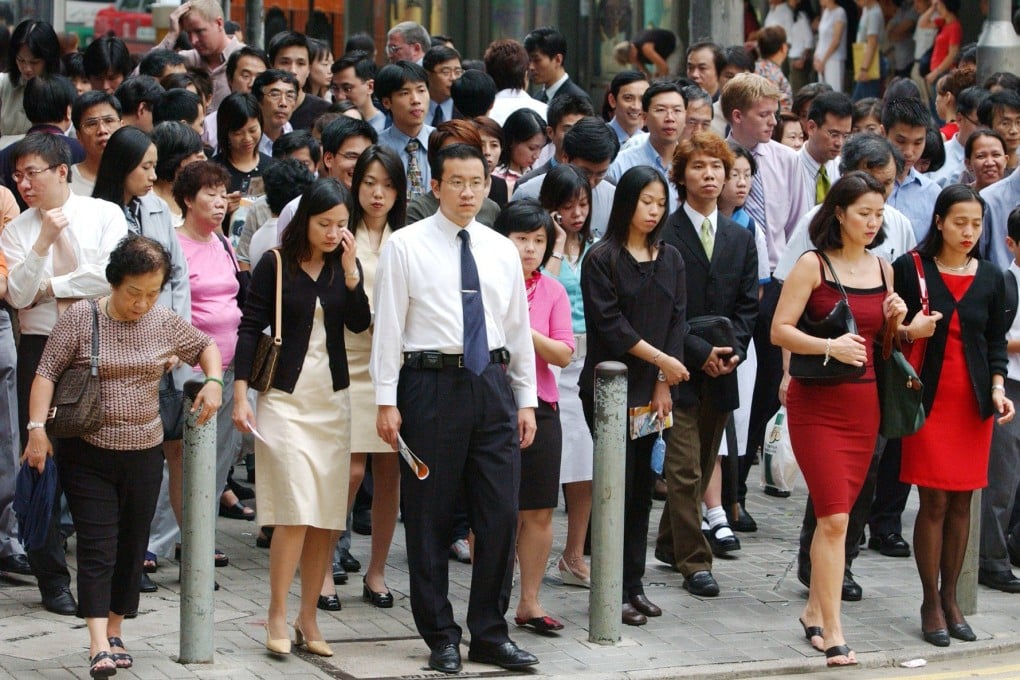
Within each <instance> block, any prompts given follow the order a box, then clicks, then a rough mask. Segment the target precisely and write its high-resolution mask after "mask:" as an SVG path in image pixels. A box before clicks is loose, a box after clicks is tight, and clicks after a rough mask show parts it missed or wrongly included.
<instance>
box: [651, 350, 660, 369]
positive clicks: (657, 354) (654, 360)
mask: <svg viewBox="0 0 1020 680" xmlns="http://www.w3.org/2000/svg"><path fill="white" fill-rule="evenodd" d="M661 356H662V352H656V353H655V356H654V357H652V363H653V364H654V365H656V366H658V365H659V364H658V363H656V362H657V361H658V360H659V357H661Z"/></svg>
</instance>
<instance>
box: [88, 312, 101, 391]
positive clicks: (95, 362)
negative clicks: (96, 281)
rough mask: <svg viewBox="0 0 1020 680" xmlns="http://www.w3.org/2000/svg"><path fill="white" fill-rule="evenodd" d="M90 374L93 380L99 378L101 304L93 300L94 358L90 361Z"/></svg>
mask: <svg viewBox="0 0 1020 680" xmlns="http://www.w3.org/2000/svg"><path fill="white" fill-rule="evenodd" d="M89 373H90V375H92V377H93V378H95V377H98V376H99V304H98V303H97V302H96V301H95V300H92V357H91V359H90V360H89Z"/></svg>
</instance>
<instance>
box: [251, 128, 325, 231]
mask: <svg viewBox="0 0 1020 680" xmlns="http://www.w3.org/2000/svg"><path fill="white" fill-rule="evenodd" d="M289 134H294V133H289ZM281 139H282V138H281ZM262 179H263V181H264V182H265V184H266V203H268V204H269V212H271V213H272V214H274V215H279V214H280V213H281V212H282V211H283V209H284V208H285V207H286V206H287V204H288V203H290V202H291V201H293V200H294V199H295V198H297V197H298V196H300V195H301V194H303V193H304V192H305V190H306V189H307V188H308V187H310V186H312V183H313V182H315V175H313V174H312V173H311V171H310V170H309V169H308V168H306V167H305V164H304V163H302V162H301V161H299V160H297V159H295V158H283V157H281V158H280V159H279V160H277V162H275V163H271V164H270V165H269V167H268V168H266V170H265V172H263V173H262Z"/></svg>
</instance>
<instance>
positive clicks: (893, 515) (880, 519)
mask: <svg viewBox="0 0 1020 680" xmlns="http://www.w3.org/2000/svg"><path fill="white" fill-rule="evenodd" d="M900 451H901V449H900V440H899V439H894V440H892V441H890V442H889V445H888V446H886V448H885V453H884V454H883V455H882V460H881V462H879V464H878V480H877V481H876V482H875V500H874V501H873V502H872V504H871V516H870V517H869V518H868V528H869V529H870V530H871V535H872V536H884V535H885V534H901V533H903V522H902V517H903V511H904V510H905V509H906V508H907V497H908V496H910V484H904V483H903V482H901V481H900V457H901V456H900Z"/></svg>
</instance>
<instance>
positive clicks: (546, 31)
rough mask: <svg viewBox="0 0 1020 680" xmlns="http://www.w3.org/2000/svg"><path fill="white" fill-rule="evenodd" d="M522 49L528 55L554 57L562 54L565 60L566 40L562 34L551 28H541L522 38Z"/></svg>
mask: <svg viewBox="0 0 1020 680" xmlns="http://www.w3.org/2000/svg"><path fill="white" fill-rule="evenodd" d="M524 49H525V50H527V52H528V54H531V53H532V52H541V53H542V54H544V55H545V56H547V57H555V56H556V55H557V54H562V55H563V58H564V59H566V58H567V39H566V38H565V37H563V34H562V33H560V32H559V31H557V30H556V29H555V28H552V27H551V26H542V27H541V28H536V29H535V30H534V31H532V32H531V33H529V34H528V35H526V36H524Z"/></svg>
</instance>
